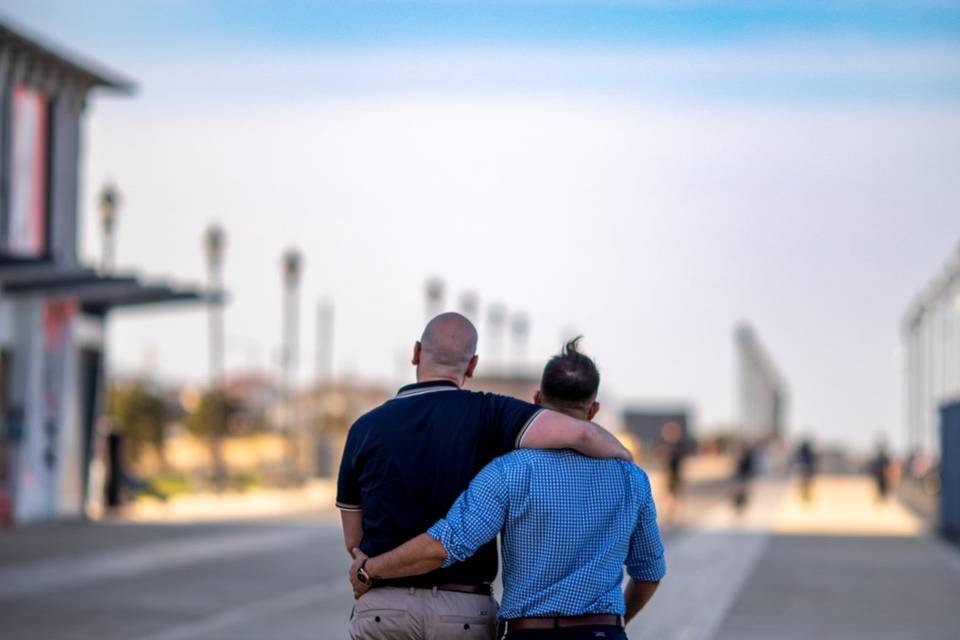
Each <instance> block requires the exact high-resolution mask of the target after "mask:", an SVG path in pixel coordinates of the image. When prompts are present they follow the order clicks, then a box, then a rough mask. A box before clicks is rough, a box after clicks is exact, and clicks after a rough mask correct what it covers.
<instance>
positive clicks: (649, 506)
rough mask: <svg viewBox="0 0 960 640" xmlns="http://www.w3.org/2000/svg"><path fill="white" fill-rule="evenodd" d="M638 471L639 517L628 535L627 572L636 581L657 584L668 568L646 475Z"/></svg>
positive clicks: (655, 509)
mask: <svg viewBox="0 0 960 640" xmlns="http://www.w3.org/2000/svg"><path fill="white" fill-rule="evenodd" d="M637 471H638V476H639V478H638V483H639V485H640V495H641V501H640V514H639V517H638V518H637V525H636V527H635V528H634V530H633V534H631V536H630V548H629V550H628V551H627V560H626V563H625V564H626V565H627V573H628V574H629V575H630V577H631V578H633V579H635V580H641V581H643V582H656V581H658V580H660V579H662V578H663V576H664V574H665V573H666V572H667V566H666V563H665V562H664V559H663V543H662V542H661V541H660V528H659V527H658V526H657V508H656V506H655V505H654V503H653V492H652V491H651V490H650V480H649V479H648V478H647V474H645V473H643V472H642V471H639V469H638V470H637Z"/></svg>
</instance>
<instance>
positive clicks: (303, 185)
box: [0, 0, 960, 445]
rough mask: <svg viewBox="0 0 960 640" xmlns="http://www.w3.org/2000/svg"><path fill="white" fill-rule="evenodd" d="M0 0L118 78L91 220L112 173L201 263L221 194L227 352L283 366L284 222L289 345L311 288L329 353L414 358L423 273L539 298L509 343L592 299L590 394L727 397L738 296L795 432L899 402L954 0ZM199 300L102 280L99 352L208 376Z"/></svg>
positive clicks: (127, 203)
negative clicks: (904, 326) (122, 77)
mask: <svg viewBox="0 0 960 640" xmlns="http://www.w3.org/2000/svg"><path fill="white" fill-rule="evenodd" d="M0 7H2V10H3V12H4V13H5V14H6V15H8V16H12V17H14V18H15V19H16V20H17V21H18V22H19V23H20V24H22V25H23V26H25V27H27V28H30V29H31V30H32V31H34V32H38V33H41V34H43V35H45V36H47V37H48V38H50V39H51V40H53V41H55V42H57V43H59V44H62V45H64V46H65V47H66V48H68V49H71V50H77V51H81V52H82V53H83V54H85V55H88V56H90V57H92V58H93V59H96V60H98V61H100V62H102V63H104V64H105V65H106V66H108V67H110V68H114V69H116V70H117V71H119V72H122V73H124V74H127V75H129V76H131V77H132V78H133V79H135V80H136V81H137V82H138V84H139V90H138V92H137V94H136V95H135V96H134V97H133V98H132V99H129V98H121V99H118V98H116V97H113V96H110V95H108V94H105V93H102V94H98V95H97V96H95V98H94V99H93V100H92V101H91V104H90V108H89V118H88V126H87V134H86V137H85V158H84V195H83V197H82V201H81V208H82V210H83V211H84V214H85V220H84V230H85V231H84V237H83V251H84V253H85V255H87V256H88V258H89V259H90V260H91V261H92V260H95V259H96V257H97V255H98V254H99V250H100V245H99V235H98V232H97V227H96V218H95V209H94V207H93V202H94V194H95V193H96V191H97V190H98V189H99V187H100V185H101V184H102V183H103V182H104V181H105V180H107V179H112V180H115V181H116V182H117V183H118V185H119V187H120V189H121V191H122V192H123V196H124V199H123V202H124V208H123V211H122V212H121V219H120V223H119V231H118V233H119V237H118V243H119V244H118V261H119V263H120V264H121V265H126V266H129V267H136V268H138V269H140V270H142V271H145V272H148V273H155V274H165V275H169V276H173V277H176V278H178V279H181V280H194V281H196V280H197V279H199V278H200V277H202V273H203V258H202V253H201V251H200V240H199V238H200V237H201V234H202V232H203V229H204V227H205V226H206V225H207V224H208V223H209V222H210V221H211V220H214V219H217V220H220V221H222V222H223V223H224V224H225V225H226V226H227V232H228V253H227V267H226V279H227V284H228V286H230V288H231V291H232V301H231V305H230V308H229V309H228V312H227V334H228V340H227V359H228V366H229V367H231V368H234V369H237V368H249V367H261V368H272V367H275V366H276V353H277V344H278V339H279V311H277V307H278V304H279V291H278V287H277V280H278V278H279V276H278V259H279V258H278V257H279V255H280V253H281V251H282V250H283V249H284V248H285V247H287V246H290V245H297V246H299V247H300V248H302V249H303V250H304V252H305V254H306V271H305V280H304V303H303V309H304V318H303V323H302V325H303V327H304V336H303V340H304V342H303V344H304V351H303V356H302V360H303V363H304V364H303V367H302V372H303V377H304V378H305V379H306V378H308V377H309V375H310V374H311V373H312V367H311V366H310V362H311V353H312V349H313V340H312V335H311V334H312V331H311V330H310V327H312V322H313V321H312V318H311V315H310V314H311V310H312V309H313V308H314V305H315V303H316V301H317V300H318V299H319V298H320V297H321V296H330V297H332V298H333V299H334V301H335V304H336V307H337V312H336V313H337V323H338V324H337V336H338V342H337V348H336V354H335V366H336V369H337V371H338V372H339V373H340V375H354V376H360V375H362V376H367V377H374V378H377V379H380V380H384V381H386V382H388V383H391V384H392V383H396V382H400V381H404V380H406V379H409V376H410V374H411V371H410V369H409V367H407V366H406V364H405V362H406V361H407V360H408V355H407V350H408V348H409V343H410V341H411V340H412V339H413V337H414V336H415V335H416V333H417V332H418V331H419V328H420V324H421V322H422V307H421V304H420V297H421V287H422V283H423V281H424V280H425V279H426V278H427V277H429V276H431V275H434V274H437V273H440V274H443V275H444V276H445V277H446V278H447V281H448V283H449V287H450V289H451V292H452V297H455V296H456V295H457V294H458V293H459V292H460V291H463V290H464V289H473V290H476V291H477V292H478V293H479V294H480V298H481V302H482V304H487V303H489V302H491V301H499V302H502V303H504V304H506V305H507V306H508V308H509V309H511V310H512V311H522V312H524V313H526V314H527V315H529V317H530V318H531V320H532V336H531V343H530V348H529V356H530V361H529V364H531V365H534V364H538V363H541V362H542V361H543V360H544V359H545V358H546V357H547V356H548V355H549V354H550V353H552V352H554V351H556V349H557V348H558V347H559V345H560V340H561V338H562V337H564V336H566V335H567V334H569V332H570V331H571V330H577V331H579V332H582V333H584V334H585V335H586V341H585V347H586V349H587V350H588V351H589V352H590V353H592V354H593V355H595V356H596V358H597V360H598V362H599V363H600V366H601V371H602V374H603V376H604V387H603V388H604V391H605V393H606V397H605V400H604V401H605V404H606V405H607V406H608V407H610V408H611V409H612V410H613V411H612V412H611V413H610V414H608V415H607V416H606V417H605V419H606V420H608V421H610V420H615V419H616V418H615V413H616V409H618V408H619V407H622V406H624V405H625V404H630V403H634V402H643V401H648V400H651V399H653V400H656V401H660V400H668V401H684V402H688V403H690V404H691V405H692V406H693V407H695V409H696V412H697V421H698V423H699V424H700V425H701V426H704V425H705V426H716V425H722V424H726V423H729V422H730V421H731V420H732V419H733V418H734V417H735V414H736V408H735V403H734V398H735V391H734V388H733V370H734V369H733V347H732V344H733V337H732V331H733V326H734V324H735V323H736V322H737V321H739V320H741V319H743V318H746V319H749V320H750V321H751V322H752V323H753V324H754V326H755V327H756V329H757V331H758V333H759V335H760V336H761V338H762V339H763V341H764V342H765V343H766V344H767V345H768V346H769V348H770V350H771V351H772V353H773V356H774V358H775V360H776V361H777V363H778V365H779V367H780V369H781V370H782V371H783V372H784V375H785V377H786V378H787V379H788V381H789V382H790V387H791V391H792V398H791V408H790V416H791V423H792V426H793V428H794V430H795V432H799V431H801V430H810V431H812V432H813V433H815V434H817V435H818V437H820V438H821V439H823V440H829V441H844V442H852V443H855V444H858V445H866V444H869V443H870V442H871V441H872V439H873V437H874V434H876V433H877V432H878V431H879V430H885V431H887V432H888V433H889V434H890V435H891V437H892V438H893V440H894V441H896V439H897V437H898V435H899V433H900V430H901V407H900V402H899V391H900V366H899V321H900V317H901V314H902V312H903V311H904V309H905V308H906V306H907V304H908V302H909V301H910V299H911V298H912V297H913V295H914V294H915V293H916V292H917V291H918V290H919V289H920V287H921V286H923V284H924V283H925V282H926V281H927V280H928V278H929V277H930V276H932V274H933V273H935V272H936V270H937V269H938V268H939V267H940V266H941V265H942V263H943V262H944V260H945V259H946V257H947V256H948V255H949V254H950V253H951V252H952V251H953V250H954V248H955V247H956V243H957V241H958V239H960V225H958V223H957V220H958V216H957V211H960V181H958V180H957V179H956V176H957V170H958V167H960V3H957V2H950V3H947V2H923V1H919V2H893V1H888V2H884V1H878V2H857V1H852V0H851V1H848V2H834V3H828V2H816V1H808V2H770V3H761V2H736V1H734V2H722V3H721V2H679V3H661V2H642V1H637V2H602V1H600V2H594V3H586V2H557V3H548V2H536V1H528V2H516V3H500V2H483V3H480V2H457V1H455V0H449V1H446V2H421V3H406V2H341V3H323V2H284V3H277V2H269V3H268V2H249V1H240V2H234V1H227V0H224V1H208V0H196V1H188V0H146V1H143V2H119V1H117V2H97V1H95V0H94V1H90V2H83V3H79V2H66V1H62V2H53V1H50V0H28V1H21V0H3V1H0ZM205 326H206V325H205V322H204V316H203V314H202V311H200V310H192V311H191V310H187V311H183V310H169V311H156V310H150V311H143V312H124V313H120V314H117V316H116V318H115V321H114V323H113V324H112V326H111V330H110V340H111V356H110V357H111V365H112V366H114V367H116V368H117V369H119V370H128V371H151V372H154V373H155V374H156V375H161V376H164V377H168V378H186V379H192V380H202V379H203V375H204V370H205V360H204V359H202V358H201V362H198V358H197V354H202V353H204V352H205V349H206V334H205ZM480 329H481V351H480V353H481V367H482V366H483V363H484V362H487V363H489V361H490V356H491V355H492V354H491V352H490V350H489V341H487V342H484V339H483V336H484V332H485V326H484V325H483V324H481V327H480ZM957 385H958V388H960V380H957Z"/></svg>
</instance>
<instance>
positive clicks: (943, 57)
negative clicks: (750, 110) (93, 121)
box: [3, 0, 960, 101]
mask: <svg viewBox="0 0 960 640" xmlns="http://www.w3.org/2000/svg"><path fill="white" fill-rule="evenodd" d="M3 6H4V9H5V11H6V13H7V14H8V15H10V16H13V17H15V18H20V19H22V20H23V21H24V23H25V24H27V25H28V26H30V25H42V26H43V27H44V31H45V32H48V33H50V34H51V35H54V36H57V37H58V38H59V39H60V40H63V41H66V42H69V43H71V44H72V45H73V46H76V47H82V49H83V51H84V52H87V53H90V54H95V55H97V56H98V57H100V58H101V59H104V60H111V61H113V60H118V59H126V60H127V61H128V64H127V67H131V68H132V69H131V71H133V72H138V71H141V70H142V69H143V68H144V67H145V66H148V64H158V63H162V61H176V62H177V63H178V64H179V62H180V61H183V60H191V61H194V62H200V63H201V67H202V60H203V59H204V58H210V57H212V56H221V57H223V58H228V57H230V56H237V58H236V59H237V60H238V63H239V64H242V62H243V61H244V60H246V59H247V58H248V57H249V56H259V57H261V58H269V57H270V56H272V55H278V54H280V53H285V54H286V55H287V56H289V57H292V58H294V57H295V58H310V57H311V56H316V55H318V54H322V53H326V54H328V55H330V54H332V53H333V52H337V53H340V54H341V55H347V56H350V55H354V56H355V55H359V54H362V53H364V52H370V51H378V52H393V53H396V52H407V53H409V52H411V51H416V52H420V53H423V52H425V51H431V50H432V51H434V52H435V53H436V54H437V55H443V53H444V52H446V53H451V54H453V55H454V56H455V55H456V53H457V52H463V51H490V50H497V51H515V52H517V54H518V55H521V54H522V53H523V52H527V53H537V52H540V53H542V52H544V51H547V52H555V53H561V54H564V55H566V56H568V57H569V56H576V55H578V54H579V55H583V56H584V57H585V58H586V61H585V63H584V64H582V65H581V67H580V69H579V70H578V69H573V73H570V70H568V69H563V68H562V67H560V68H558V67H556V66H554V67H553V68H550V69H546V68H544V66H543V65H540V66H538V67H535V68H530V66H529V65H525V64H523V60H522V55H521V60H520V64H519V65H515V64H513V60H510V61H504V60H502V59H501V60H500V64H494V65H491V64H479V65H478V64H474V65H472V66H467V67H458V68H457V69H456V70H455V71H448V72H446V73H440V72H438V71H437V70H436V69H432V68H431V67H430V66H429V65H427V66H426V68H425V69H422V70H421V72H420V73H414V74H411V73H409V72H408V73H407V74H401V75H400V76H399V77H398V78H390V77H384V76H383V74H376V73H373V74H371V70H370V69H366V70H360V69H358V68H356V67H355V66H350V65H346V66H345V69H346V71H345V72H344V73H341V74H338V73H336V70H333V71H330V72H327V74H326V75H323V74H321V75H320V76H319V77H318V78H316V80H317V82H316V83H314V84H311V82H310V78H309V76H304V75H300V76H298V78H297V79H296V81H297V83H298V85H299V90H301V91H304V90H306V89H308V88H310V87H313V86H314V85H320V86H322V88H323V90H339V91H346V90H354V91H356V90H368V91H369V90H381V91H382V90H385V91H397V90H402V89H409V88H410V87H411V84H414V85H415V86H417V87H419V88H422V87H433V86H439V87H447V88H449V87H453V88H461V89H462V88H475V87H477V86H482V87H484V88H496V87H497V86H504V87H509V88H517V87H526V88H539V89H567V88H573V89H574V90H588V91H607V92H623V91H639V92H651V91H652V92H654V93H659V94H660V95H680V96H690V95H696V94H703V95H705V96H708V97H711V98H716V99H765V100H771V99H772V100H776V99H782V100H787V101H794V100H825V99H832V100H895V101H904V100H912V101H917V100H920V101H925V100H946V101H956V100H958V99H960V73H958V65H957V64H956V63H954V64H950V61H951V60H955V59H956V58H957V57H960V3H957V2H925V1H923V0H920V1H917V2H899V1H883V0H879V1H876V2H864V1H855V0H848V1H841V2H821V1H807V2H776V1H775V2H766V3H764V2H746V1H741V2H737V1H733V2H696V1H693V2H675V3H667V2H653V1H650V2H645V1H642V0H640V1H636V2H630V1H622V2H616V1H611V2H606V1H602V0H601V1H599V2H570V1H560V2H545V1H538V0H526V1H523V0H521V1H517V2H472V1H458V0H446V1H437V2H385V1H373V0H370V1H364V0H357V1H352V2H320V1H304V0H300V1H296V2H280V3H276V2H265V1H251V0H240V1H236V2H231V1H229V0H196V1H193V2H191V1H186V0H143V1H139V2H126V1H121V0H111V1H103V0H99V1H98V0H92V1H90V2H83V3H73V2H63V1H51V0H7V2H5V3H3ZM599 52H608V53H609V52H614V53H621V54H630V53H634V54H635V53H637V52H643V53H646V54H648V55H651V54H657V53H659V54H664V53H666V54H671V53H676V52H698V53H699V54H700V55H701V57H702V58H707V59H717V58H719V59H720V60H722V59H723V57H724V56H726V57H728V58H729V57H731V56H736V59H734V60H733V61H732V62H731V64H730V65H728V67H727V68H723V69H718V68H717V67H716V65H714V67H712V68H711V69H710V70H708V71H706V72H705V71H703V70H702V69H700V68H699V66H698V64H695V63H693V64H691V65H690V68H686V69H685V68H682V67H680V68H677V67H671V68H670V69H669V70H668V72H664V73H661V72H659V71H658V67H657V66H656V65H654V67H653V68H652V69H648V68H646V67H644V66H643V62H644V61H643V60H641V61H639V62H638V65H637V66H636V67H633V68H628V69H624V68H622V67H617V66H616V65H613V66H611V65H610V61H609V59H608V60H606V61H605V63H606V64H600V65H593V66H591V65H590V64H589V62H590V60H591V59H592V58H596V56H597V53H599ZM910 52H913V55H915V56H916V55H919V56H920V59H919V60H916V61H914V60H911V59H910V58H909V57H908V58H907V59H906V60H904V61H903V62H902V63H901V64H899V65H887V68H886V69H885V71H886V73H877V72H876V70H875V69H874V70H865V69H864V65H866V64H868V63H869V61H870V60H872V59H873V58H874V54H877V55H878V56H879V58H878V59H877V60H876V61H875V66H879V67H880V68H881V70H883V65H884V64H885V63H886V62H888V61H889V59H890V58H893V59H898V58H901V59H902V58H903V54H905V53H910ZM798 54H802V56H801V58H802V59H800V60H797V58H798ZM514 57H516V56H514ZM811 58H812V60H811ZM851 60H853V61H855V62H856V65H858V66H857V68H856V69H854V70H853V71H850V70H848V69H847V67H846V65H845V62H848V61H851ZM777 61H779V62H780V63H781V64H780V66H779V68H777V69H776V70H775V71H774V69H773V68H771V64H773V63H776V62H777ZM764 63H766V65H767V66H766V67H763V65H764ZM757 65H761V67H762V68H763V69H764V70H763V72H760V73H758V72H756V71H753V69H754V68H755V67H756V66H757ZM739 67H745V68H744V69H740V68H739ZM180 73H181V74H182V75H184V76H187V77H189V76H190V73H191V70H190V68H189V67H187V68H184V67H183V66H182V65H180ZM431 73H433V75H431ZM142 75H143V73H140V74H138V77H140V76H142ZM391 80H392V81H391ZM291 84H292V83H291ZM288 88H289V89H292V87H288Z"/></svg>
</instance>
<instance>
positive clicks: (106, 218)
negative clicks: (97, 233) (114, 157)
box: [100, 183, 120, 273]
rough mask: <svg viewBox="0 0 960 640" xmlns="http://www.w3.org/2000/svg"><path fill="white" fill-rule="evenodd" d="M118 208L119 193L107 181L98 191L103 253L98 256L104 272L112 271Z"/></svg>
mask: <svg viewBox="0 0 960 640" xmlns="http://www.w3.org/2000/svg"><path fill="white" fill-rule="evenodd" d="M119 208H120V194H119V192H118V191H117V188H116V187H115V186H114V185H113V184H112V183H107V184H105V185H104V186H103V189H101V191H100V228H101V231H102V232H103V255H101V257H100V269H101V271H103V272H104V273H110V272H111V271H113V260H114V251H115V246H114V242H115V235H114V231H115V229H116V223H117V210H118V209H119Z"/></svg>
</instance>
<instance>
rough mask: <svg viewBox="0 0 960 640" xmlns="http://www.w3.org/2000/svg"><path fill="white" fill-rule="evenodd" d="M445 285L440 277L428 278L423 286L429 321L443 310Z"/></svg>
mask: <svg viewBox="0 0 960 640" xmlns="http://www.w3.org/2000/svg"><path fill="white" fill-rule="evenodd" d="M445 290H446V286H445V285H444V283H443V280H442V279H441V278H430V279H429V280H427V282H426V285H425V286H424V293H425V295H426V300H425V302H426V307H425V310H426V315H427V320H428V321H429V320H430V319H432V318H433V317H435V316H436V315H438V314H439V313H440V312H441V311H443V297H444V292H445Z"/></svg>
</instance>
